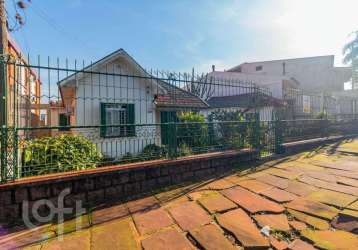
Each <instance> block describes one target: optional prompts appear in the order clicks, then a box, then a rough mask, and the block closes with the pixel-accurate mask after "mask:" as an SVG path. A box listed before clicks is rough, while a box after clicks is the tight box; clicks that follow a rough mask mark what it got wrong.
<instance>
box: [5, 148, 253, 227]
mask: <svg viewBox="0 0 358 250" xmlns="http://www.w3.org/2000/svg"><path fill="white" fill-rule="evenodd" d="M257 157H258V153H257V151H253V150H247V151H240V152H237V151H228V152H221V153H209V154H203V155H197V156H195V157H186V158H181V159H178V160H157V161H151V162H146V163H136V164H128V165H123V166H111V167H103V168H97V169H95V170H85V171H79V172H73V173H63V174H54V175H48V176H41V177H33V178H29V179H22V180H18V181H16V182H14V183H7V184H3V185H0V222H2V223H4V222H5V223H12V222H15V221H19V219H20V222H21V218H22V204H23V202H24V201H25V200H26V201H29V202H30V207H31V205H32V204H33V203H34V202H36V201H38V200H41V199H49V200H51V201H54V204H55V205H56V206H57V204H56V203H57V198H58V195H59V194H60V192H61V191H62V190H64V189H65V188H69V189H70V194H68V195H67V196H66V197H65V200H64V202H65V206H66V207H71V208H74V207H75V204H76V201H82V202H83V204H84V205H85V207H92V206H95V205H97V204H101V203H103V202H109V201H111V200H118V199H128V198H129V197H131V196H133V195H138V194H143V193H147V192H150V191H153V190H155V189H159V188H162V187H167V186H170V185H175V184H179V183H182V182H186V181H192V180H196V179H205V178H208V177H210V176H213V175H218V174H222V173H224V172H225V171H229V170H231V169H232V167H233V166H235V165H237V164H238V163H242V162H245V161H246V162H247V161H252V160H254V159H256V158H257ZM41 210H43V211H41V213H42V212H43V213H44V214H46V209H45V208H43V209H41Z"/></svg>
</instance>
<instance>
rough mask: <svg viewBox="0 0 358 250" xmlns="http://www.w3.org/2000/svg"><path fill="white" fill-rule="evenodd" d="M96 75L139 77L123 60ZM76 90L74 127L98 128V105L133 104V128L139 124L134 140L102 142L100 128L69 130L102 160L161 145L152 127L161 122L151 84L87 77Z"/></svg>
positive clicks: (153, 87) (158, 131) (157, 130)
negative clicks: (88, 142)
mask: <svg viewBox="0 0 358 250" xmlns="http://www.w3.org/2000/svg"><path fill="white" fill-rule="evenodd" d="M96 72H107V73H110V74H121V75H127V74H128V75H139V74H138V72H136V70H135V69H133V68H131V67H130V66H129V65H128V64H127V63H126V62H124V61H122V60H116V61H114V62H111V63H109V64H107V65H106V67H102V68H100V69H96ZM76 86H77V87H76V100H75V111H74V112H75V113H74V114H75V118H76V119H75V120H76V126H99V125H101V108H100V105H101V103H121V104H134V109H135V124H138V126H136V128H135V131H136V136H135V137H119V138H101V137H100V127H95V128H86V129H77V130H76V129H72V130H74V131H73V132H75V133H80V134H83V135H84V136H86V137H88V138H90V139H91V140H92V141H93V142H94V143H96V145H97V148H98V149H99V150H100V151H101V152H102V153H103V154H104V155H105V156H108V157H113V158H121V157H122V156H123V155H125V154H126V153H131V154H138V153H140V152H141V151H142V150H143V148H144V147H145V146H146V145H148V144H153V143H155V144H160V141H161V139H160V126H157V125H155V123H158V122H160V116H159V113H158V112H157V111H156V109H155V106H154V104H153V99H154V94H155V93H157V90H158V88H157V86H156V85H155V83H153V82H151V80H148V79H140V78H133V77H127V76H118V75H114V76H110V75H108V74H106V75H100V74H87V75H85V76H84V77H83V78H80V79H78V80H77V82H76ZM141 124H146V125H141Z"/></svg>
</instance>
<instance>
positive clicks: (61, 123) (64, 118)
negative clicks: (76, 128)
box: [58, 114, 71, 131]
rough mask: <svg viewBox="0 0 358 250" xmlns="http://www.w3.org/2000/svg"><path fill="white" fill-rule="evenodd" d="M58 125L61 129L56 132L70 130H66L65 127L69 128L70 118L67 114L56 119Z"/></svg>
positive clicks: (67, 129)
mask: <svg viewBox="0 0 358 250" xmlns="http://www.w3.org/2000/svg"><path fill="white" fill-rule="evenodd" d="M58 125H59V126H60V127H61V128H59V129H58V130H60V131H69V130H70V128H66V126H70V125H71V123H70V116H69V115H67V114H59V117H58Z"/></svg>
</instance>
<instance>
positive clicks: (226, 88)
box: [208, 71, 299, 99]
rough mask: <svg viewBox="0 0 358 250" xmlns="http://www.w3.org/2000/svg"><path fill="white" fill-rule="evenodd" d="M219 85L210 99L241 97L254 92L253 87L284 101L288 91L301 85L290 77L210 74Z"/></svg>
mask: <svg viewBox="0 0 358 250" xmlns="http://www.w3.org/2000/svg"><path fill="white" fill-rule="evenodd" d="M210 77H212V78H213V79H214V82H215V83H217V85H216V87H214V91H213V92H212V93H211V96H210V97H213V96H228V95H241V94H246V93H248V92H250V91H253V90H254V88H253V86H256V87H258V88H261V89H262V90H266V91H268V92H270V93H271V94H272V96H273V97H275V98H279V99H283V97H284V93H285V92H286V90H287V89H296V88H299V83H298V82H297V81H296V80H295V79H293V78H290V77H288V76H280V75H257V74H249V73H239V72H231V71H213V72H210V73H208V78H209V79H210Z"/></svg>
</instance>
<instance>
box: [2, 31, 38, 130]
mask: <svg viewBox="0 0 358 250" xmlns="http://www.w3.org/2000/svg"><path fill="white" fill-rule="evenodd" d="M7 53H8V54H9V55H10V62H11V63H9V64H7V85H8V97H7V98H8V99H7V103H8V124H9V126H13V125H17V126H18V127H30V126H33V127H34V126H38V125H39V124H40V110H39V109H37V108H36V106H37V105H39V104H40V96H41V93H40V92H41V82H40V79H39V78H38V76H37V74H36V72H35V71H34V70H32V69H31V68H30V67H27V65H28V62H27V59H26V58H25V57H24V56H23V54H22V52H21V50H20V48H19V47H18V46H17V44H16V42H15V41H14V40H13V39H12V38H11V37H9V40H8V48H7ZM19 65H22V66H19ZM14 100H15V101H14Z"/></svg>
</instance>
